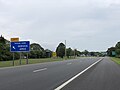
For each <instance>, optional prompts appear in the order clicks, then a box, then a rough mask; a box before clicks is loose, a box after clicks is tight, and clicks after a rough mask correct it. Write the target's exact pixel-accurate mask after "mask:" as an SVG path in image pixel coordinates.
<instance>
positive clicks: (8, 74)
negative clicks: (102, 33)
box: [0, 58, 120, 90]
mask: <svg viewBox="0 0 120 90" xmlns="http://www.w3.org/2000/svg"><path fill="white" fill-rule="evenodd" d="M99 60H100V58H80V59H77V60H66V61H58V62H48V63H41V64H33V65H27V66H20V67H13V68H3V69H0V90H55V89H56V88H57V87H59V86H60V85H62V84H64V83H65V82H66V81H68V80H69V79H71V78H73V77H74V76H75V75H77V74H78V73H80V72H82V71H83V70H85V69H86V68H88V67H89V66H91V65H92V64H93V63H95V62H98V61H99ZM101 60H102V59H101ZM119 83H120V67H119V66H118V65H117V64H115V63H114V62H112V61H111V60H110V59H109V58H104V59H103V60H102V61H100V62H98V63H97V64H96V65H94V66H92V67H91V68H90V69H88V70H87V71H85V72H84V73H83V74H81V75H80V76H78V77H76V78H75V79H74V80H72V81H71V82H69V83H68V84H67V85H65V86H64V87H63V88H62V90H120V88H119Z"/></svg>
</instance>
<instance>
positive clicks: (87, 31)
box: [0, 0, 120, 51]
mask: <svg viewBox="0 0 120 90" xmlns="http://www.w3.org/2000/svg"><path fill="white" fill-rule="evenodd" d="M0 34H2V35H3V36H4V37H5V38H7V39H8V40H10V38H12V37H20V40H30V41H31V43H33V42H36V43H39V44H40V45H41V46H42V47H44V48H48V49H51V50H55V49H56V47H57V45H58V44H59V43H60V42H63V43H64V41H65V40H66V41H67V47H71V48H77V49H78V50H80V51H83V50H89V51H105V50H107V48H108V47H111V46H114V45H115V44H116V43H117V42H118V41H120V0H0Z"/></svg>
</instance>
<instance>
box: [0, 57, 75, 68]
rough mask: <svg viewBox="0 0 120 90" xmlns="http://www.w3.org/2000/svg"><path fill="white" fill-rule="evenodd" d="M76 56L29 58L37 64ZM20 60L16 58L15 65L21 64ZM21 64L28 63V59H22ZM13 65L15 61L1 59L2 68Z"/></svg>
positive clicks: (31, 62) (32, 62) (30, 62)
mask: <svg viewBox="0 0 120 90" xmlns="http://www.w3.org/2000/svg"><path fill="white" fill-rule="evenodd" d="M70 59H74V58H66V59H64V58H63V59H62V58H43V59H28V62H29V64H36V63H44V62H54V61H63V60H70ZM19 65H20V60H14V66H19ZM21 65H26V59H21ZM11 66H13V61H12V60H11V61H0V68H1V67H11Z"/></svg>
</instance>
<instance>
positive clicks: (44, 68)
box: [33, 68, 47, 73]
mask: <svg viewBox="0 0 120 90" xmlns="http://www.w3.org/2000/svg"><path fill="white" fill-rule="evenodd" d="M44 70H47V68H43V69H38V70H34V71H33V72H34V73H36V72H40V71H44Z"/></svg>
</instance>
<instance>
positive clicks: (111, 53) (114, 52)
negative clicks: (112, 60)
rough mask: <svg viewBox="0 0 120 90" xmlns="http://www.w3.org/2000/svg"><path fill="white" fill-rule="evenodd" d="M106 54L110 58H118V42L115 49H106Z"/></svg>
mask: <svg viewBox="0 0 120 90" xmlns="http://www.w3.org/2000/svg"><path fill="white" fill-rule="evenodd" d="M107 53H108V55H109V56H111V57H120V42H117V44H116V45H115V47H110V48H108V50H107Z"/></svg>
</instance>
